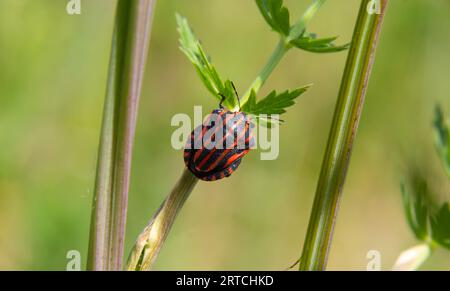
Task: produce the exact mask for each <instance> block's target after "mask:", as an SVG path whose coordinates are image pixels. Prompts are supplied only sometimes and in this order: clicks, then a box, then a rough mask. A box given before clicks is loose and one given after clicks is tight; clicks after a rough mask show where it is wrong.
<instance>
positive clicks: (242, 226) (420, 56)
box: [0, 0, 450, 270]
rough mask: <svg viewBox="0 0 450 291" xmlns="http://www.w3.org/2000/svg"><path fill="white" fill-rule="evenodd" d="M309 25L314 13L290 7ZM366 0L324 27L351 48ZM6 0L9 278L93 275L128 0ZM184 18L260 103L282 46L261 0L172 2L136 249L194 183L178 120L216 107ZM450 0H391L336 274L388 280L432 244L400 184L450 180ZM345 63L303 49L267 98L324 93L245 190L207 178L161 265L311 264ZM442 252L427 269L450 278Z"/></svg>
mask: <svg viewBox="0 0 450 291" xmlns="http://www.w3.org/2000/svg"><path fill="white" fill-rule="evenodd" d="M285 2H286V5H287V6H288V7H289V8H290V10H291V14H292V19H296V18H297V17H299V16H300V15H301V13H302V11H303V10H304V9H305V8H306V7H307V5H308V4H309V3H310V1H307V0H302V1H294V0H287V1H285ZM359 2H360V1H358V0H346V1H341V0H329V1H328V2H327V4H326V5H325V6H324V7H323V8H322V10H321V11H320V13H319V14H318V15H317V16H316V17H315V18H314V20H313V21H312V23H311V25H310V27H309V31H311V32H316V33H318V34H319V35H321V36H330V35H339V36H340V38H339V40H338V42H339V43H344V42H348V41H349V40H350V38H351V34H352V30H353V25H354V22H355V19H356V14H357V10H358V7H359ZM66 4H67V1H63V0H59V1H56V0H1V1H0V149H1V150H0V269H2V270H5V269H14V270H28V269H33V270H60V269H61V270H64V269H65V268H66V263H67V261H68V260H67V259H66V253H67V252H68V251H69V250H79V251H80V252H81V254H82V265H83V267H84V266H85V264H86V251H87V246H88V232H89V221H90V208H91V199H92V190H93V183H94V177H95V165H96V154H97V146H98V140H99V132H100V125H101V115H102V110H103V108H102V107H103V99H104V95H105V88H106V76H107V68H108V59H109V50H110V43H111V36H112V27H113V20H114V10H115V4H116V1H112V0H88V1H82V14H81V15H74V16H70V15H68V14H67V13H66V10H65V6H66ZM175 12H179V13H180V14H182V15H184V16H186V17H187V18H188V20H189V21H190V24H191V25H192V26H193V28H194V30H195V32H196V34H197V35H198V36H199V38H201V40H202V42H203V44H204V47H205V49H206V50H207V52H208V53H209V54H210V55H211V56H212V58H213V61H214V63H215V64H216V66H217V68H218V70H219V72H220V73H221V75H222V76H223V77H227V78H230V79H232V80H233V81H234V82H235V83H236V85H237V87H238V90H239V91H240V92H243V91H244V90H245V89H246V88H247V86H248V85H249V84H250V82H251V81H252V80H253V78H254V77H255V76H256V74H257V73H258V72H259V70H260V68H261V67H262V65H263V64H264V63H265V61H266V60H267V58H268V57H269V55H270V53H271V51H272V49H273V48H274V46H275V44H276V42H277V35H276V34H275V33H273V32H271V31H270V30H269V28H268V25H267V24H266V23H265V22H264V20H263V18H262V17H261V16H260V15H259V11H258V10H257V8H256V5H255V3H254V1H250V0H247V1H242V0H228V1H220V0H191V1H186V0H164V1H158V3H157V7H156V14H155V19H154V24H153V32H152V38H151V45H150V54H149V59H148V64H147V70H146V76H145V81H144V87H143V93H142V97H141V104H140V112H139V119H138V128H137V133H136V144H135V152H134V159H133V168H132V180H131V182H132V183H131V189H130V198H129V210H128V225H127V236H126V251H125V253H126V255H127V254H128V252H129V250H130V248H131V246H132V244H133V243H134V240H135V238H136V237H137V235H138V233H139V232H140V231H141V229H142V228H143V227H144V226H145V225H146V223H147V221H148V220H149V219H150V217H151V216H152V214H153V212H154V211H155V210H156V209H157V207H158V206H159V204H160V203H161V201H162V200H163V199H164V197H165V196H166V195H167V194H168V192H169V190H170V189H171V187H172V186H173V184H174V183H175V182H176V181H177V179H178V177H179V176H180V174H181V172H182V169H183V161H182V153H181V151H177V150H174V149H172V147H171V144H170V137H171V134H172V132H173V130H174V129H175V128H173V127H171V125H170V120H171V118H172V116H173V115H174V114H176V113H182V112H184V113H188V114H190V115H191V116H192V114H193V106H194V105H203V106H204V111H207V110H209V109H213V108H215V107H217V101H216V100H215V99H214V98H211V97H210V96H208V92H207V91H206V89H205V88H204V87H203V86H202V84H201V82H200V81H199V79H198V77H197V75H196V73H195V71H194V69H193V67H192V65H191V64H190V63H189V62H188V61H187V59H186V58H185V56H184V55H183V54H182V53H181V52H180V51H179V50H178V40H177V38H178V36H177V32H176V25H175V17H174V15H175ZM449 28H450V2H449V1H447V0H435V1H429V0H409V1H407V0H392V1H390V7H389V8H388V12H387V15H386V19H385V25H384V28H383V33H382V36H381V41H380V45H379V48H378V54H377V59H376V62H375V66H374V71H373V75H372V79H371V82H370V86H369V90H368V94H367V98H366V104H365V108H364V112H363V116H362V119H361V123H360V129H359V132H358V137H357V140H356V144H355V147H354V152H353V156H352V161H351V165H350V169H349V172H348V175H347V182H346V185H345V189H344V195H343V199H342V203H341V210H340V213H339V219H338V222H337V226H336V229H335V231H336V232H335V235H334V241H333V246H332V249H331V254H330V261H329V269H331V270H342V269H349V270H365V269H366V265H367V262H368V259H367V258H366V254H367V252H368V251H370V250H378V251H380V253H381V255H382V258H381V262H382V267H383V269H390V268H391V266H392V264H393V263H394V261H395V259H396V257H397V256H398V254H399V253H400V252H401V251H402V250H404V249H406V248H408V247H410V246H413V245H414V244H416V243H418V242H417V241H416V240H415V238H414V236H413V234H412V232H411V231H410V230H409V229H408V226H407V223H406V220H405V217H404V214H403V208H402V203H401V195H400V187H399V184H400V181H401V179H402V178H403V177H404V176H405V175H406V174H407V172H408V167H410V165H412V164H414V165H419V167H420V168H421V169H423V170H424V171H425V172H426V173H427V175H429V176H430V177H432V181H433V187H434V188H435V189H437V192H439V193H440V194H441V197H440V198H442V199H445V198H447V199H448V198H449V197H448V196H445V195H446V194H448V193H449V189H450V187H449V184H448V183H447V184H445V183H443V182H442V181H444V180H445V178H444V172H443V170H442V168H441V165H440V164H439V161H438V158H437V155H436V154H435V150H434V148H433V138H432V137H433V136H432V131H431V122H432V119H433V109H434V106H435V104H436V103H437V102H440V103H441V104H443V108H444V109H445V110H446V111H447V113H449V112H450V82H449V75H450V55H449V51H450V29H449ZM345 59H346V53H345V52H342V53H337V54H329V55H319V54H312V53H307V52H304V51H300V50H292V51H291V52H290V53H289V54H288V56H287V57H286V58H285V59H284V60H283V61H282V63H281V64H280V66H279V67H278V68H277V69H276V70H275V72H274V74H273V75H272V76H271V78H270V79H269V81H268V82H267V84H266V85H265V86H264V87H263V90H262V93H267V92H268V91H270V90H272V89H278V90H283V89H286V88H294V87H298V86H300V85H304V84H307V83H314V86H313V87H312V88H311V89H310V90H309V91H308V92H307V93H306V94H305V95H303V96H302V97H301V98H300V99H299V102H298V104H297V105H296V106H295V107H292V108H290V109H289V110H288V113H287V114H286V115H285V116H284V119H285V120H287V123H286V124H285V125H283V126H282V128H281V132H280V139H281V140H280V141H281V145H280V155H279V158H278V159H277V160H274V161H261V160H260V159H259V153H258V152H257V151H255V152H252V153H250V154H249V155H248V156H247V157H246V158H245V159H244V162H243V163H242V165H241V167H240V169H239V171H238V172H237V173H236V174H234V175H233V176H232V177H231V178H229V179H225V180H221V181H219V182H214V183H206V182H200V183H199V184H198V185H197V187H196V188H195V190H194V191H193V193H192V196H191V197H190V198H189V200H188V202H187V204H186V206H185V208H184V209H183V211H182V212H181V214H180V216H179V217H178V219H177V221H176V223H175V226H174V228H173V231H172V232H171V234H170V236H169V238H168V240H167V243H166V245H165V246H164V248H163V250H162V252H161V254H160V257H159V259H158V260H157V264H156V269H158V270H176V269H187V270H197V269H205V270H221V269H232V270H247V269H255V270H266V269H268V270H281V269H284V268H286V267H287V266H289V265H290V264H291V263H292V262H294V261H295V260H296V259H297V258H298V257H299V255H300V252H301V248H302V245H303V240H304V236H305V233H306V227H307V223H308V219H309V215H310V208H311V205H312V201H313V197H314V191H315V187H316V183H317V179H318V174H319V170H320V165H321V162H322V156H323V153H324V148H325V143H326V139H327V135H328V130H329V127H330V122H331V118H332V113H333V109H334V104H335V100H336V96H337V91H338V88H339V83H340V79H341V75H342V71H343V67H344V63H345ZM449 262H450V253H449V252H445V251H442V250H438V251H437V253H435V254H434V255H433V256H432V257H431V259H430V260H429V261H428V262H427V263H426V264H425V265H424V266H423V269H433V270H438V269H450V264H449Z"/></svg>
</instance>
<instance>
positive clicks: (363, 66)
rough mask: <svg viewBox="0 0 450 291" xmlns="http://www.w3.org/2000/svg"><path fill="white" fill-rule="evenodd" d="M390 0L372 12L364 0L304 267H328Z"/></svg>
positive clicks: (328, 151) (343, 85)
mask: <svg viewBox="0 0 450 291" xmlns="http://www.w3.org/2000/svg"><path fill="white" fill-rule="evenodd" d="M387 2H388V1H387V0H381V1H379V3H380V5H381V6H380V8H381V9H380V11H379V12H380V13H379V14H377V13H372V14H369V13H368V9H367V7H368V5H369V4H372V3H373V1H371V0H363V1H362V2H361V8H360V10H359V15H358V19H357V22H356V25H355V30H354V33H353V39H352V44H351V47H350V51H349V54H348V58H347V63H346V66H345V70H344V75H343V78H342V82H341V88H340V91H339V96H338V100H337V104H336V109H335V113H334V118H333V122H332V125H331V130H330V134H329V137H328V144H327V148H326V152H325V157H324V161H323V164H322V170H321V173H320V177H319V181H318V185H317V190H316V196H315V199H314V204H313V208H312V211H311V218H310V221H309V226H308V231H307V234H306V238H305V243H304V246H303V253H302V256H301V259H300V270H324V269H325V268H326V264H327V257H328V252H329V249H330V245H331V239H332V235H333V228H334V224H335V221H336V216H337V212H338V208H339V201H340V198H341V194H342V189H343V186H344V181H345V175H346V172H347V168H348V165H349V160H350V154H351V151H352V146H353V142H354V139H355V135H356V131H357V129H358V123H359V119H360V116H361V110H362V107H363V104H364V97H365V93H366V89H367V85H368V82H369V76H370V73H371V70H372V64H373V61H374V58H375V49H376V46H377V43H378V37H379V34H380V31H381V25H382V20H383V16H384V13H385V9H386V5H387Z"/></svg>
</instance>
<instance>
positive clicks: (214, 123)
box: [184, 85, 254, 181]
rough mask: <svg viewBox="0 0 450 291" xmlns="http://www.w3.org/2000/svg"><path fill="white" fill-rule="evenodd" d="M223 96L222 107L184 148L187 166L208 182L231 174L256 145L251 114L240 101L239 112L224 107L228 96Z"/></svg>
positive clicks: (210, 115)
mask: <svg viewBox="0 0 450 291" xmlns="http://www.w3.org/2000/svg"><path fill="white" fill-rule="evenodd" d="M233 88H234V85H233ZM234 90H235V93H236V97H237V99H238V102H239V96H238V95H237V92H236V89H234ZM221 96H222V100H221V101H220V103H219V108H218V109H215V110H213V111H212V112H211V114H209V115H208V116H207V118H206V119H205V121H204V122H203V124H202V125H200V126H198V127H197V128H196V129H194V131H192V133H191V135H190V137H189V140H188V141H187V143H186V147H185V149H184V163H185V164H186V167H187V168H188V169H189V170H190V171H191V172H192V173H193V174H194V175H195V176H196V177H197V178H199V179H201V180H204V181H215V180H219V179H222V178H225V177H228V176H230V175H231V174H232V173H233V172H234V171H235V170H236V169H237V168H238V167H239V164H240V163H241V160H242V157H243V156H245V155H246V154H247V153H248V152H249V150H250V149H251V148H252V147H253V145H254V138H253V135H252V131H251V126H252V124H251V122H250V119H249V117H248V116H247V114H245V113H244V112H242V111H240V110H241V108H240V107H241V106H240V104H239V111H237V112H232V111H229V110H226V109H224V108H223V106H222V103H223V101H224V100H225V96H223V95H221Z"/></svg>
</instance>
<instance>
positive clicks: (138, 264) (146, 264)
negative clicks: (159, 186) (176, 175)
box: [126, 168, 198, 271]
mask: <svg viewBox="0 0 450 291" xmlns="http://www.w3.org/2000/svg"><path fill="white" fill-rule="evenodd" d="M197 182H198V179H197V178H196V177H195V176H194V175H192V174H191V172H189V170H188V169H187V168H185V169H184V171H183V174H182V176H181V178H180V179H179V181H178V182H177V183H176V184H175V187H174V188H173V190H172V192H171V193H170V194H169V196H168V197H167V198H166V199H165V200H164V202H163V203H162V204H161V206H160V207H159V209H158V211H157V212H156V213H155V215H154V216H153V218H152V219H151V221H150V222H149V224H148V225H147V226H146V227H145V229H144V231H142V233H141V234H140V235H139V237H138V238H137V240H136V243H135V245H134V247H133V249H132V251H131V253H130V257H129V258H128V264H127V268H126V269H127V270H128V271H145V270H150V268H151V266H152V264H153V262H154V261H155V259H156V257H157V255H158V254H159V251H160V250H161V247H162V245H163V244H164V241H165V240H166V238H167V235H168V234H169V231H170V229H171V227H172V224H173V222H174V221H175V218H176V217H177V215H178V213H179V211H180V210H181V208H182V207H183V205H184V202H186V200H187V198H188V197H189V195H190V193H191V192H192V189H194V186H195V185H196V184H197Z"/></svg>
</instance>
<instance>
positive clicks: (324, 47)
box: [290, 34, 350, 53]
mask: <svg viewBox="0 0 450 291" xmlns="http://www.w3.org/2000/svg"><path fill="white" fill-rule="evenodd" d="M337 38H338V37H337V36H334V37H327V38H319V39H318V38H317V36H316V35H315V34H309V35H307V36H301V37H299V38H297V39H293V40H291V41H290V43H291V44H292V45H293V46H295V47H297V48H299V49H302V50H305V51H308V52H313V53H333V52H340V51H343V50H346V49H348V48H349V47H350V44H349V43H348V44H344V45H341V46H337V45H335V44H334V41H335V40H336V39H337Z"/></svg>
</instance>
